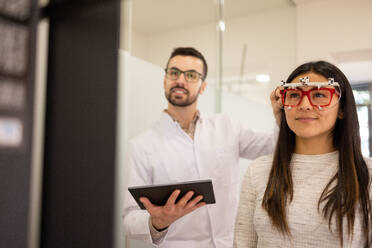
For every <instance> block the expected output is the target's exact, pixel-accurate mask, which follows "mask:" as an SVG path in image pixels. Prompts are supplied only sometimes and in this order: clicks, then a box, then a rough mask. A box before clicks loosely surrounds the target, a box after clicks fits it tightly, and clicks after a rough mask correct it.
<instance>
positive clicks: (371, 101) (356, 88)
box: [352, 83, 372, 157]
mask: <svg viewBox="0 0 372 248" xmlns="http://www.w3.org/2000/svg"><path fill="white" fill-rule="evenodd" d="M352 88H353V93H354V97H355V102H356V106H357V113H358V119H359V126H360V130H359V131H360V138H361V143H362V153H363V156H365V157H371V156H372V98H371V97H372V83H363V84H356V85H352Z"/></svg>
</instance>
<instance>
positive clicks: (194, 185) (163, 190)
mask: <svg viewBox="0 0 372 248" xmlns="http://www.w3.org/2000/svg"><path fill="white" fill-rule="evenodd" d="M176 189H179V190H181V193H180V195H179V196H178V198H177V200H176V202H177V201H178V200H179V199H181V198H182V197H183V196H184V195H185V194H186V193H187V192H189V191H190V190H192V191H194V195H193V197H192V198H191V199H193V198H194V197H196V196H198V195H202V196H203V199H202V200H201V201H202V202H205V203H206V204H214V203H216V200H215V199H214V192H213V184H212V180H197V181H188V182H179V183H173V184H158V185H147V186H138V187H129V188H128V190H129V192H130V193H131V194H132V196H133V198H134V199H135V200H136V202H137V204H138V206H139V207H140V208H141V209H145V206H143V204H142V202H140V200H139V198H140V197H143V196H144V197H147V198H148V199H149V200H150V201H151V203H152V204H155V205H158V206H164V205H165V204H166V203H167V200H168V198H169V196H170V195H171V194H172V192H173V191H174V190H176Z"/></svg>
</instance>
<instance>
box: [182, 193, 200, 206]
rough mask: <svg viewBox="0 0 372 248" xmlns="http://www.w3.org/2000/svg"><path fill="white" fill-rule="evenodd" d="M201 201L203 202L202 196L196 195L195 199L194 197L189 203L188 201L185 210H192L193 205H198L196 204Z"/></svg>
mask: <svg viewBox="0 0 372 248" xmlns="http://www.w3.org/2000/svg"><path fill="white" fill-rule="evenodd" d="M201 200H203V196H202V195H198V196H197V197H195V198H194V199H192V200H191V201H189V202H188V203H187V206H186V208H193V207H194V206H195V205H197V204H198V202H200V201H201Z"/></svg>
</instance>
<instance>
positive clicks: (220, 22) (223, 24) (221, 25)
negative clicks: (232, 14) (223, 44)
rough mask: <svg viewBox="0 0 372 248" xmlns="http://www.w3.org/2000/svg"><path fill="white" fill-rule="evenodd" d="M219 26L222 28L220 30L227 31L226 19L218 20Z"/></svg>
mask: <svg viewBox="0 0 372 248" xmlns="http://www.w3.org/2000/svg"><path fill="white" fill-rule="evenodd" d="M218 27H219V28H220V30H221V31H222V32H225V22H224V21H222V20H221V21H219V22H218Z"/></svg>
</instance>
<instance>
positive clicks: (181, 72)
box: [164, 67, 204, 83]
mask: <svg viewBox="0 0 372 248" xmlns="http://www.w3.org/2000/svg"><path fill="white" fill-rule="evenodd" d="M172 69H173V70H176V71H179V72H180V74H179V75H178V77H177V78H175V79H173V78H169V77H168V70H172ZM164 71H165V76H166V77H167V78H168V79H170V80H177V79H179V78H180V76H181V74H183V77H184V78H185V80H186V82H188V83H196V82H198V81H199V80H200V79H201V80H202V81H204V76H203V74H201V73H200V72H198V71H195V70H187V71H182V70H180V69H178V68H176V67H171V68H165V69H164ZM186 72H195V73H197V75H199V78H198V80H195V81H188V80H187V78H186V74H185V73H186Z"/></svg>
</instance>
